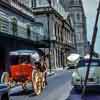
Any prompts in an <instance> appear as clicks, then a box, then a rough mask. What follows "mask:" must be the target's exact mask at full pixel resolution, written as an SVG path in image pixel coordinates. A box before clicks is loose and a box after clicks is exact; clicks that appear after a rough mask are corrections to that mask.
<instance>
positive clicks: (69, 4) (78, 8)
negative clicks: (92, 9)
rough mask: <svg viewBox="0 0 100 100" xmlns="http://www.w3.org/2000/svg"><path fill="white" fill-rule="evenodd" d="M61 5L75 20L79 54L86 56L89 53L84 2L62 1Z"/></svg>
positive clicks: (77, 0)
mask: <svg viewBox="0 0 100 100" xmlns="http://www.w3.org/2000/svg"><path fill="white" fill-rule="evenodd" d="M60 2H61V4H62V5H63V7H64V8H65V10H66V11H67V12H69V13H70V16H71V17H72V19H73V24H74V30H75V35H76V44H77V53H79V54H80V55H81V56H84V55H85V54H86V52H87V42H88V41H87V30H86V16H85V12H84V8H83V3H82V0H60Z"/></svg>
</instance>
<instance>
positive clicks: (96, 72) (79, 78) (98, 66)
mask: <svg viewBox="0 0 100 100" xmlns="http://www.w3.org/2000/svg"><path fill="white" fill-rule="evenodd" d="M88 62H89V59H81V60H80V61H79V63H78V65H77V68H76V69H75V70H74V72H73V74H72V84H73V86H74V87H75V88H76V89H82V87H83V85H84V80H85V77H86V71H87V65H88ZM86 87H87V88H88V89H95V88H97V87H99V88H100V59H97V58H93V59H92V60H91V64H90V71H89V76H88V80H87V86H86Z"/></svg>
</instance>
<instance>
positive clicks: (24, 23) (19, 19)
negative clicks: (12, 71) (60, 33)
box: [0, 0, 48, 71]
mask: <svg viewBox="0 0 100 100" xmlns="http://www.w3.org/2000/svg"><path fill="white" fill-rule="evenodd" d="M20 1H21V2H20ZM26 1H27V0H26ZM28 1H30V0H28ZM28 1H27V2H28ZM23 2H25V0H23ZM23 2H22V0H0V62H2V63H1V64H0V71H1V70H3V71H4V70H5V69H6V68H7V67H6V66H8V65H7V64H8V57H9V51H12V50H16V49H34V47H35V48H39V47H40V48H41V47H48V46H47V44H46V42H45V40H47V38H46V36H45V34H44V30H43V24H42V23H40V22H35V21H34V15H33V12H32V10H31V7H30V3H31V2H29V3H27V4H28V5H25V4H26V3H23Z"/></svg>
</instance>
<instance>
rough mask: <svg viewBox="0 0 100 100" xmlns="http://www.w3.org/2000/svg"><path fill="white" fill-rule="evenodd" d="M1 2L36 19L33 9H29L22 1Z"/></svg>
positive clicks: (2, 0) (5, 0) (6, 0)
mask: <svg viewBox="0 0 100 100" xmlns="http://www.w3.org/2000/svg"><path fill="white" fill-rule="evenodd" d="M29 1H30V0H29ZM1 2H4V3H6V4H7V5H10V6H12V7H14V8H16V9H17V10H19V11H21V12H23V13H25V14H26V15H28V16H30V17H32V18H34V16H33V13H32V10H31V8H30V7H28V6H27V5H25V4H23V3H22V2H21V1H20V0H1ZM23 2H25V1H24V0H23Z"/></svg>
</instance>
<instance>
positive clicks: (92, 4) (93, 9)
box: [83, 0, 100, 53]
mask: <svg viewBox="0 0 100 100" xmlns="http://www.w3.org/2000/svg"><path fill="white" fill-rule="evenodd" d="M98 3H99V0H83V6H84V10H85V15H86V21H87V38H88V40H89V41H91V39H92V33H93V28H94V24H95V19H96V13H97V8H98ZM99 27H100V17H99V22H98V32H97V38H96V43H95V51H96V52H98V53H100V29H99Z"/></svg>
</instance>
